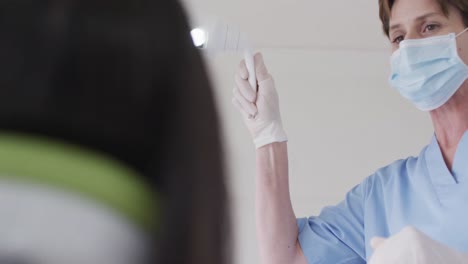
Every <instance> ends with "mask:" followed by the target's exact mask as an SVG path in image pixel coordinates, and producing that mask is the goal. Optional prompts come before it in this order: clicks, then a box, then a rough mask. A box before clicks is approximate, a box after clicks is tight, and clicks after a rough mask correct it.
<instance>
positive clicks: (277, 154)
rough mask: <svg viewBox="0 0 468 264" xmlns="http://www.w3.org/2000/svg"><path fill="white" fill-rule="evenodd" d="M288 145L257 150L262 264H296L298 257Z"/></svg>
mask: <svg viewBox="0 0 468 264" xmlns="http://www.w3.org/2000/svg"><path fill="white" fill-rule="evenodd" d="M288 177H289V176H288V153H287V143H286V142H281V143H273V144H269V145H266V146H264V147H262V148H259V149H257V178H256V213H257V218H256V219H257V237H258V240H259V249H260V257H261V260H262V263H269V264H272V263H295V262H296V261H297V259H298V255H300V254H301V252H300V248H299V245H298V242H297V235H298V228H297V224H296V217H295V215H294V212H293V208H292V205H291V198H290V195H289V179H288Z"/></svg>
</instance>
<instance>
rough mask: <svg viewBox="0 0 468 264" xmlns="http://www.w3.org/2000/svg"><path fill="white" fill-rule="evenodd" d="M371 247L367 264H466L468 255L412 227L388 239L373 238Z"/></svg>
mask: <svg viewBox="0 0 468 264" xmlns="http://www.w3.org/2000/svg"><path fill="white" fill-rule="evenodd" d="M371 246H372V248H373V249H374V254H373V255H372V257H371V259H370V261H369V264H441V263H450V264H461V263H468V254H464V253H461V252H458V251H456V250H453V249H451V248H449V247H447V246H445V245H443V244H441V243H439V242H436V241H434V240H432V239H431V238H430V237H428V236H426V235H425V234H424V233H422V232H421V231H419V230H417V229H416V228H414V227H405V228H404V229H403V230H402V231H400V232H399V233H398V234H396V235H394V236H392V237H390V238H388V239H384V238H381V237H374V238H373V239H372V240H371Z"/></svg>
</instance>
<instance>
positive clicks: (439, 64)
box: [390, 28, 468, 111]
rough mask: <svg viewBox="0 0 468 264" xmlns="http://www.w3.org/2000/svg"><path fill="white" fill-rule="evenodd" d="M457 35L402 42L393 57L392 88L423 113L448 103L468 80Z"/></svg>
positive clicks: (466, 67) (467, 69) (467, 71)
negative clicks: (459, 54) (458, 47)
mask: <svg viewBox="0 0 468 264" xmlns="http://www.w3.org/2000/svg"><path fill="white" fill-rule="evenodd" d="M467 30H468V28H466V29H465V30H463V31H462V32H461V33H459V34H458V35H455V34H454V33H451V34H448V35H444V36H437V37H430V38H423V39H409V40H404V41H402V42H400V48H399V49H398V50H397V51H395V52H394V53H393V54H392V57H391V67H392V74H391V76H390V85H391V86H392V87H394V88H395V89H397V90H398V91H399V92H400V94H401V95H402V96H403V97H404V98H406V99H408V100H409V101H411V102H412V103H413V104H414V105H415V106H416V107H417V108H419V109H420V110H423V111H430V110H434V109H436V108H438V107H440V106H441V105H443V104H445V103H446V102H447V101H448V100H449V99H450V98H451V97H452V96H453V95H454V94H455V92H456V91H457V90H458V88H460V86H461V85H462V84H463V82H464V81H465V80H466V79H467V78H468V66H467V65H466V64H465V63H464V62H463V61H462V60H461V58H460V57H459V56H458V52H457V42H456V38H457V37H458V36H460V35H461V34H463V33H464V32H466V31H467Z"/></svg>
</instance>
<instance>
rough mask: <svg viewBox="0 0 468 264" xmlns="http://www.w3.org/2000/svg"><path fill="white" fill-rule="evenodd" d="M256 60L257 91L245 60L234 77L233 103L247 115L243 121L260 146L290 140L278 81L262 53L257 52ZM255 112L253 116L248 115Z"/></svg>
mask: <svg viewBox="0 0 468 264" xmlns="http://www.w3.org/2000/svg"><path fill="white" fill-rule="evenodd" d="M254 63H255V72H256V75H257V82H258V89H257V92H255V91H254V90H253V88H252V87H251V86H250V84H249V82H248V78H249V72H248V71H247V66H246V65H245V61H242V62H241V63H240V66H239V70H238V73H237V74H236V77H235V83H236V85H235V87H234V90H233V93H234V98H233V99H232V103H233V104H234V105H235V106H236V107H237V108H238V109H239V111H240V112H241V113H242V115H243V116H244V122H245V123H246V125H247V128H248V129H249V131H250V134H251V135H252V137H253V141H254V144H255V147H256V148H260V147H262V146H265V145H267V144H270V143H273V142H283V141H287V137H286V133H285V132H284V130H283V124H282V122H281V115H280V109H279V99H278V93H277V92H276V89H275V83H274V81H273V77H272V76H271V75H270V74H269V73H268V70H267V68H266V66H265V63H264V62H263V56H262V54H260V53H257V54H255V56H254ZM252 116H253V118H249V117H252Z"/></svg>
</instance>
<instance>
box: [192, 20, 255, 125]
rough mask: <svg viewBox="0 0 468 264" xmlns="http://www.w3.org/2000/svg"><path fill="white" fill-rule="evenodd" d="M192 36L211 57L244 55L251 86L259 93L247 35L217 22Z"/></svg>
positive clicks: (194, 30) (194, 32)
mask: <svg viewBox="0 0 468 264" xmlns="http://www.w3.org/2000/svg"><path fill="white" fill-rule="evenodd" d="M191 35H192V39H193V42H194V44H195V46H196V47H198V48H200V49H202V50H204V51H205V52H206V53H208V54H210V55H213V54H214V55H216V54H219V53H228V52H236V53H242V54H243V55H244V59H245V64H246V66H247V70H248V72H249V83H250V86H251V87H252V89H254V91H255V92H257V77H256V75H255V65H254V57H253V51H252V47H251V45H250V42H249V40H248V38H247V36H246V34H245V33H243V32H241V31H240V29H239V27H237V26H235V25H233V24H227V23H224V22H221V21H217V22H215V23H212V24H211V26H210V27H207V28H195V29H193V30H192V31H191ZM250 118H254V117H250Z"/></svg>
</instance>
